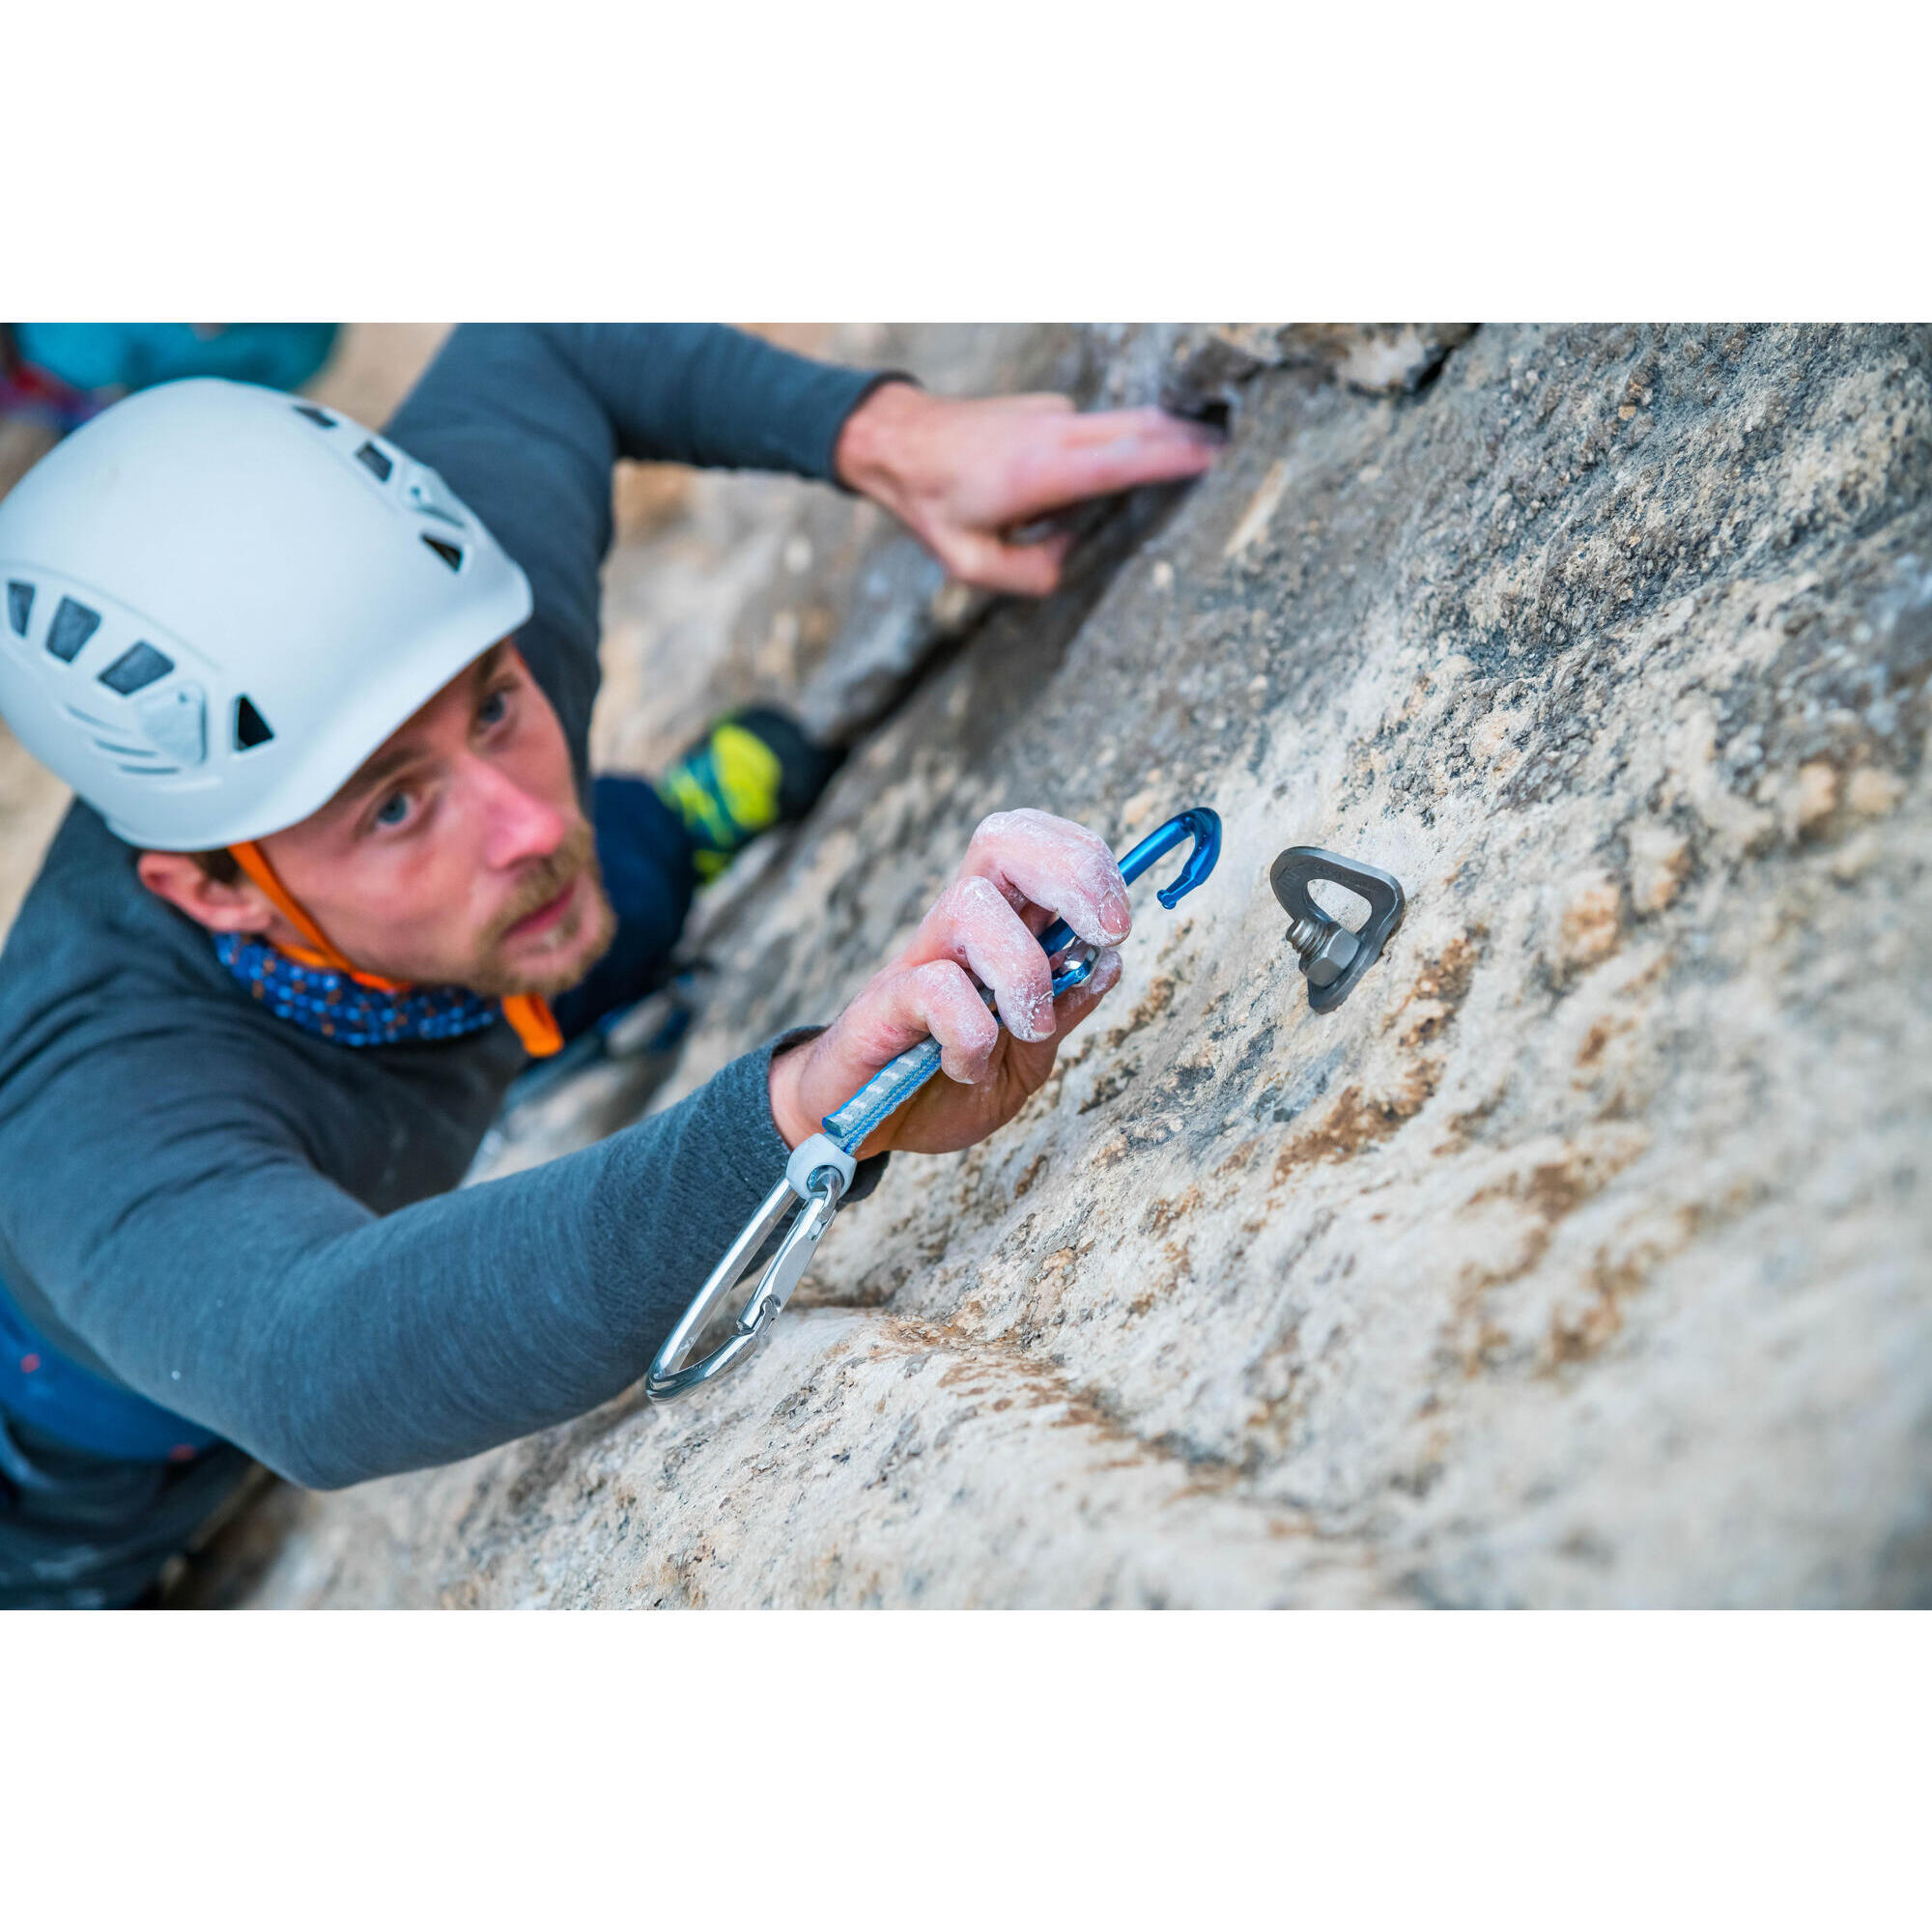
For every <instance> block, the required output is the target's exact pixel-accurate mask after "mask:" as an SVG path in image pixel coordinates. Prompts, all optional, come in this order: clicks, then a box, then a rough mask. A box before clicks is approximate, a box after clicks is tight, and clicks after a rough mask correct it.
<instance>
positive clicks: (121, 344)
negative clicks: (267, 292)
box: [11, 322, 338, 390]
mask: <svg viewBox="0 0 1932 1932" xmlns="http://www.w3.org/2000/svg"><path fill="white" fill-rule="evenodd" d="M337 327H338V325H337V324H335V323H332V322H231V323H229V324H227V325H226V326H224V327H220V328H218V329H216V330H214V331H213V333H210V332H208V331H207V330H204V329H198V328H195V327H192V326H191V325H190V324H188V323H185V322H16V323H14V325H13V326H12V330H11V332H12V335H13V338H14V353H15V354H16V355H18V356H19V358H20V360H21V361H23V362H31V363H32V364H33V365H34V367H35V368H37V369H44V370H45V371H46V372H47V374H48V375H50V376H56V377H58V378H59V379H60V380H61V381H62V382H63V383H65V384H67V385H68V386H69V387H70V388H73V389H87V390H92V389H110V390H120V389H146V388H150V387H152V386H153V385H154V384H156V383H173V382H176V381H179V380H180V379H181V378H182V377H184V376H225V377H226V378H227V379H228V380H229V381H230V382H231V383H260V384H263V385H264V386H265V387H267V388H270V389H293V388H296V387H298V386H299V385H300V384H303V383H306V382H307V381H308V379H309V378H310V377H311V376H313V375H314V374H315V373H316V371H317V370H318V369H320V368H321V367H322V365H323V364H324V363H325V362H327V360H328V353H329V351H330V350H331V349H333V348H334V346H335V336H336V330H337Z"/></svg>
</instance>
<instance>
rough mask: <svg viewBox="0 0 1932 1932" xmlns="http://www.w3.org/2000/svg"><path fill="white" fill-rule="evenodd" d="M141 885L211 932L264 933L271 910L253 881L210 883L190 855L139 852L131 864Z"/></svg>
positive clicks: (267, 927) (240, 880)
mask: <svg viewBox="0 0 1932 1932" xmlns="http://www.w3.org/2000/svg"><path fill="white" fill-rule="evenodd" d="M134 870H135V873H136V875H137V876H138V877H139V879H140V881H141V883H142V884H143V885H144V886H146V887H147V889H148V890H149V891H150V892H151V893H153V894H154V895H155V896H156V898H159V899H166V900H167V902H168V903H169V904H170V905H171V906H173V907H174V908H175V910H176V911H177V912H185V913H186V915H187V916H188V918H189V919H191V920H193V921H194V922H195V923H196V924H197V925H205V926H207V928H208V929H209V931H211V932H267V931H268V929H269V928H270V925H272V924H273V923H275V909H274V907H273V906H271V905H270V903H269V901H268V897H267V895H265V894H264V893H263V891H262V889H261V887H259V886H258V885H256V883H255V882H254V880H253V879H250V878H246V877H243V878H240V879H237V880H236V881H235V882H234V883H233V884H232V885H224V884H223V883H222V881H221V880H219V879H212V878H210V877H209V875H208V874H207V873H206V872H204V871H203V870H202V869H201V867H200V866H199V865H198V864H196V862H195V858H194V855H193V853H191V852H143V853H142V854H141V856H140V857H139V858H138V859H136V860H135V862H134Z"/></svg>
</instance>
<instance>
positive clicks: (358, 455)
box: [0, 379, 530, 852]
mask: <svg viewBox="0 0 1932 1932" xmlns="http://www.w3.org/2000/svg"><path fill="white" fill-rule="evenodd" d="M0 584H3V585H4V588H5V596H6V611H5V620H4V623H0V712H4V713H5V714H6V718H7V722H8V724H9V725H12V726H13V727H14V733H15V735H16V736H17V737H18V738H19V740H20V742H21V743H22V744H23V745H25V746H26V748H27V749H28V751H30V752H31V753H33V754H34V755H35V756H36V757H37V758H39V759H40V760H41V761H42V762H43V764H45V765H48V766H51V767H52V769H53V770H54V771H56V772H58V773H59V774H60V776H61V777H62V778H64V779H65V780H66V781H68V783H69V784H71V786H72V787H73V788H74V790H75V791H77V792H78V793H79V794H80V795H81V797H82V798H84V799H86V800H87V802H88V803H89V804H90V805H92V806H93V807H94V808H95V809H96V810H98V811H99V812H100V814H101V815H102V816H103V817H104V818H105V819H106V820H107V823H108V826H109V828H110V829H111V830H112V831H113V832H115V833H116V834H117V835H119V837H121V838H125V839H127V840H128V841H129V842H130V843H132V844H135V845H142V846H153V847H155V848H156V849H158V850H162V851H175V852H189V851H202V850H211V849H213V848H215V847H218V846H223V845H234V844H238V843H240V842H241V841H242V840H245V839H252V838H263V837H266V836H267V835H268V834H269V833H270V832H279V831H280V830H282V828H283V827H285V826H289V825H294V824H296V823H297V822H298V820H300V819H303V818H306V817H307V816H308V815H309V813H310V812H312V811H314V810H317V808H318V807H320V806H322V805H324V804H326V803H327V800H328V799H329V798H330V797H332V796H333V794H334V793H335V792H336V790H337V789H338V788H339V787H340V786H341V785H342V783H343V782H344V781H345V780H347V779H348V778H350V777H351V776H352V775H353V774H354V773H355V769H356V767H357V766H358V765H360V764H361V763H362V761H363V760H364V759H365V758H366V757H367V756H368V755H369V753H371V752H373V751H374V750H375V749H376V747H377V746H378V745H380V744H381V743H382V742H383V740H384V738H386V737H387V736H388V735H389V734H390V733H391V732H392V731H394V730H395V728H396V727H397V726H398V725H401V724H402V723H403V722H404V720H405V719H407V718H408V717H410V715H411V714H412V712H414V711H416V710H417V709H419V708H420V707H421V706H422V705H423V704H424V703H426V702H427V701H428V700H429V699H430V698H431V697H432V696H435V694H436V693H437V692H438V691H439V690H440V689H441V687H442V686H443V685H445V684H447V683H448V682H449V680H450V679H451V678H452V677H454V676H455V675H456V674H457V672H458V671H460V670H461V669H462V668H464V666H465V665H467V664H469V663H470V662H471V661H472V660H473V659H475V658H476V657H478V656H480V655H481V654H482V653H483V652H484V651H486V650H488V649H489V648H490V646H491V645H492V644H494V643H496V642H497V639H500V638H504V637H507V636H508V635H509V634H510V633H512V632H513V631H515V630H517V629H518V628H519V626H521V625H522V624H523V623H524V621H525V620H526V618H527V617H528V616H529V614H530V586H529V581H528V580H527V579H526V577H525V575H524V573H523V572H522V571H521V570H520V569H519V568H518V567H517V565H516V564H514V563H513V562H511V560H510V559H509V557H507V556H506V555H505V554H503V552H502V550H501V549H500V548H498V546H497V542H496V539H495V538H493V537H492V536H491V534H490V533H489V531H488V530H486V529H485V528H484V527H483V526H482V525H481V524H480V523H479V522H478V521H477V519H476V518H475V516H474V515H473V514H472V513H471V512H470V511H469V509H467V508H466V507H465V506H464V505H463V504H462V503H461V502H460V501H458V499H457V498H456V497H454V496H452V495H451V494H450V492H449V490H448V489H447V488H445V486H444V484H443V482H442V479H441V478H440V476H438V475H437V473H436V472H435V471H434V470H433V469H425V468H424V467H423V466H422V465H421V464H419V463H415V462H412V460H411V459H410V458H409V457H408V456H406V455H405V454H404V453H403V452H402V451H401V450H400V449H398V448H397V447H396V446H395V445H394V444H393V443H391V442H387V441H385V440H384V439H383V438H382V437H380V436H373V435H371V434H370V433H369V432H368V431H367V430H365V429H363V428H362V427H361V426H360V425H359V424H357V423H354V422H352V421H350V419H349V418H348V417H347V416H345V415H343V414H341V413H340V412H338V411H335V410H328V409H322V408H319V407H318V406H317V405H315V404H313V403H308V402H304V401H302V400H301V399H300V398H299V397H294V396H287V395H283V394H280V393H278V392H277V391H275V390H272V389H262V388H257V387H255V386H254V385H253V384H246V383H224V382H216V381H213V380H203V379H197V380H194V381H190V382H184V383H166V384H160V385H159V386H157V387H156V388H152V389H145V390H142V391H140V392H139V393H138V394H136V395H132V396H129V397H128V399H127V400H126V401H125V402H120V403H116V404H115V405H114V406H113V408H112V409H109V410H105V411H103V412H101V414H99V416H97V417H96V418H95V419H94V420H93V421H92V422H90V423H87V424H86V425H84V426H83V427H82V428H80V429H79V430H76V431H75V432H74V434H73V435H72V436H71V437H69V438H68V439H67V440H66V441H65V442H63V443H61V444H59V445H58V446H57V447H56V448H54V449H53V450H51V451H50V452H49V453H48V454H47V455H46V456H44V457H43V458H42V459H41V461H40V462H39V463H38V464H36V465H35V466H34V468H33V469H31V470H30V471H28V473H27V474H26V476H24V477H23V478H22V479H21V480H20V482H19V483H18V484H17V485H15V487H14V490H13V491H12V492H11V494H9V495H8V496H7V497H6V498H5V499H4V500H0Z"/></svg>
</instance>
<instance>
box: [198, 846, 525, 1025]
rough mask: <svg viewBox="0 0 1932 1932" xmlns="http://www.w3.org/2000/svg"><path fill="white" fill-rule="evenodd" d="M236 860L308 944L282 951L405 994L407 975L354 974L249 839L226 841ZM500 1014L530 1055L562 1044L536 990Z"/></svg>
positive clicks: (515, 998) (512, 999)
mask: <svg viewBox="0 0 1932 1932" xmlns="http://www.w3.org/2000/svg"><path fill="white" fill-rule="evenodd" d="M228 849H229V851H231V852H232V853H233V854H234V855H235V863H236V864H237V865H238V866H240V867H241V869H242V870H243V871H244V872H246V873H247V874H248V876H249V877H250V878H251V879H253V880H254V882H255V883H256V885H258V886H259V887H261V889H262V891H263V893H264V894H266V895H267V896H268V900H269V903H270V905H272V906H273V907H274V908H275V910H276V911H277V912H278V913H280V914H281V916H282V917H283V918H284V919H285V920H287V921H288V923H290V924H291V925H292V926H294V927H295V929H296V930H297V931H298V933H300V934H301V936H302V937H303V938H304V939H306V940H307V941H308V945H307V946H305V947H304V946H285V947H283V948H282V951H283V952H286V953H287V954H288V955H289V957H290V958H291V959H294V960H296V961H297V962H298V964H300V965H303V966H315V967H320V968H322V969H325V970H326V971H327V972H331V973H346V974H348V975H349V977H350V978H351V979H352V980H355V983H356V984H357V985H358V986H373V987H374V988H375V989H376V990H377V991H378V992H380V993H407V992H408V991H409V990H410V982H409V981H408V980H384V979H380V978H379V977H378V976H377V975H376V974H374V973H358V972H357V971H356V970H355V967H354V966H352V965H351V964H350V963H349V961H348V959H347V957H345V955H344V954H343V953H342V952H339V951H338V950H337V949H336V947H335V946H334V945H333V944H332V943H331V942H330V940H329V937H328V935H327V933H326V932H324V931H323V929H322V927H321V926H319V925H318V924H316V923H315V921H314V920H312V919H311V918H310V917H309V916H308V914H307V912H306V911H304V910H303V908H302V904H301V902H300V900H298V898H297V897H296V895H294V894H293V893H292V892H290V891H289V889H288V888H287V887H286V886H285V885H283V884H282V882H281V880H280V879H278V878H277V877H276V876H275V868H274V867H272V866H271V865H270V864H269V857H268V854H267V853H266V852H264V851H263V850H262V848H261V846H259V845H258V844H256V843H255V842H254V840H253V839H248V840H244V841H243V842H242V843H241V844H240V845H231V846H229V848H228ZM503 1017H504V1018H505V1019H506V1020H508V1021H509V1023H510V1024H511V1026H512V1027H514V1028H515V1029H516V1033H517V1037H518V1038H519V1039H520V1040H522V1041H523V1043H524V1051H525V1052H526V1053H527V1054H529V1055H530V1056H531V1057H532V1058H533V1059H536V1060H546V1059H548V1058H549V1057H550V1056H551V1055H552V1054H553V1053H557V1052H560V1051H561V1050H562V1047H563V1032H562V1029H561V1028H559V1027H558V1025H557V1023H556V1018H555V1015H554V1014H553V1013H552V1011H551V1009H550V1002H549V1001H547V1000H545V999H543V998H541V997H540V996H539V995H538V994H535V993H512V994H510V995H509V997H508V998H506V999H505V1000H504V1002H503Z"/></svg>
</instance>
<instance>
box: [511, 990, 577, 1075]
mask: <svg viewBox="0 0 1932 1932" xmlns="http://www.w3.org/2000/svg"><path fill="white" fill-rule="evenodd" d="M503 1017H504V1018H505V1019H506V1020H508V1021H509V1023H510V1024H511V1025H512V1026H513V1027H515V1028H516V1030H517V1037H518V1038H519V1039H520V1040H522V1041H523V1043H524V1051H525V1052H526V1053H527V1054H529V1055H530V1056H531V1058H532V1059H535V1060H547V1059H549V1057H550V1056H551V1055H552V1054H553V1053H556V1052H559V1051H561V1049H562V1047H563V1031H562V1029H561V1028H560V1027H559V1026H558V1025H557V1023H556V1018H555V1015H554V1014H553V1013H552V1011H551V1009H550V1002H549V1001H548V1000H546V999H544V998H542V997H541V996H540V995H538V994H536V993H512V994H510V995H509V997H508V998H506V999H505V1000H504V1002H503Z"/></svg>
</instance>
